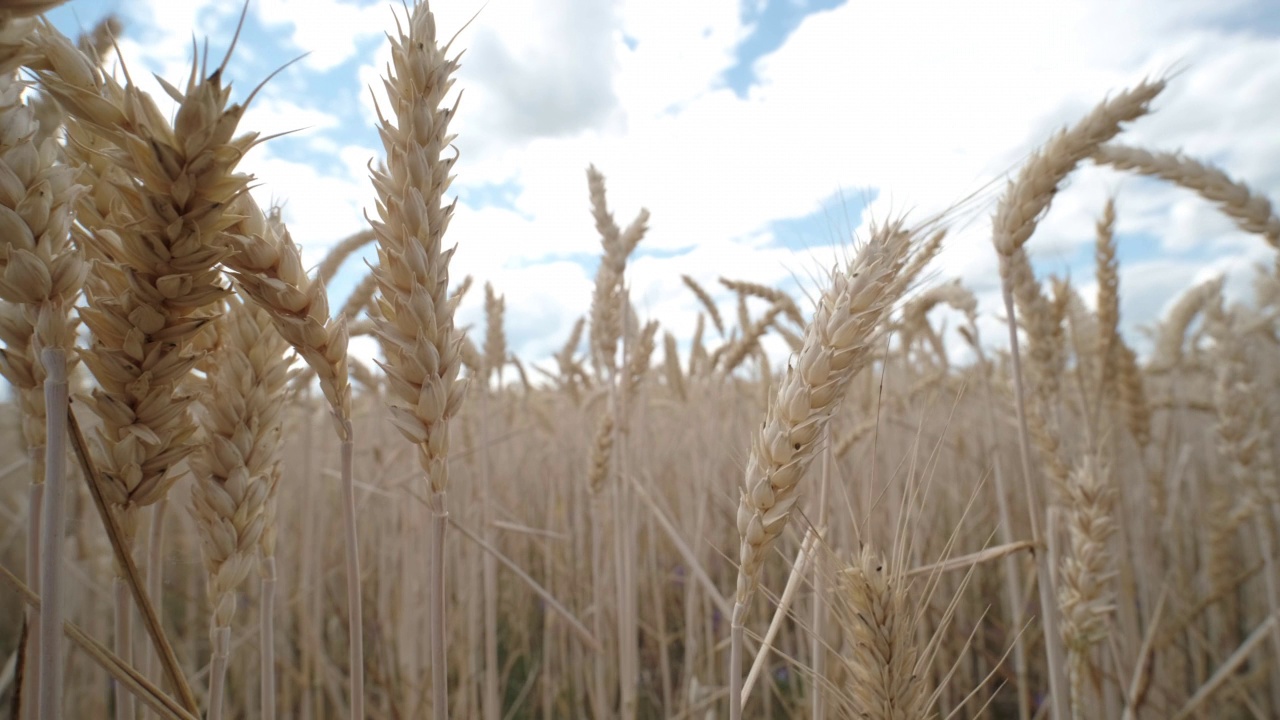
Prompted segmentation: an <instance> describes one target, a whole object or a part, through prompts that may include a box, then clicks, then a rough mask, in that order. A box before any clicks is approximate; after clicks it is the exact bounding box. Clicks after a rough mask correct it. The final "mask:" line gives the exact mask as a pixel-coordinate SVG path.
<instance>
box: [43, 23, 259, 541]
mask: <svg viewBox="0 0 1280 720" xmlns="http://www.w3.org/2000/svg"><path fill="white" fill-rule="evenodd" d="M37 38H38V40H39V46H40V48H41V50H42V51H43V53H44V57H45V61H44V62H42V63H40V64H38V65H36V67H35V71H36V75H37V77H38V79H39V80H40V83H41V87H42V88H43V89H44V90H45V91H46V92H48V93H49V94H51V95H52V96H54V97H55V98H57V99H58V101H59V102H60V103H61V104H62V105H63V107H64V108H66V110H67V113H68V116H69V122H70V123H71V124H75V125H79V126H80V127H81V129H82V130H83V131H85V132H86V133H88V134H90V135H93V136H95V137H96V138H98V139H100V140H102V141H103V144H102V146H101V147H100V148H98V152H99V153H100V154H102V155H104V156H106V158H107V159H109V161H110V162H111V163H112V164H114V165H115V166H117V167H119V168H120V169H121V170H122V171H123V174H117V175H109V176H107V178H106V179H107V180H109V181H111V182H113V183H116V186H115V188H114V189H115V191H116V200H117V207H115V208H114V209H111V210H109V211H108V214H107V215H106V216H105V217H103V218H102V220H103V222H104V223H105V224H104V226H102V227H98V228H97V232H96V233H95V234H94V239H95V241H96V243H97V244H99V245H100V246H101V249H100V251H99V252H100V253H101V254H102V255H103V256H105V257H109V258H111V259H113V260H114V261H115V262H116V263H118V264H108V263H106V262H99V263H98V264H97V265H96V268H97V275H98V277H97V278H96V279H95V281H94V282H93V283H91V287H90V290H89V293H88V297H89V301H90V307H89V308H87V309H84V310H82V312H81V317H82V318H83V320H84V321H85V324H86V325H88V326H89V328H90V330H91V331H92V332H93V340H92V344H91V348H90V351H89V353H88V354H87V355H86V356H85V363H86V365H88V367H89V369H90V371H91V372H92V373H93V374H94V376H95V377H96V378H97V379H98V382H99V385H100V387H99V389H97V390H95V391H94V395H93V400H92V402H91V405H92V407H93V409H94V410H95V412H96V413H97V414H98V416H99V417H100V418H101V419H102V421H103V426H102V428H101V429H100V430H99V431H98V435H97V443H98V450H99V453H98V454H99V461H100V463H101V470H102V476H103V478H104V480H105V481H106V484H107V486H108V487H107V488H105V489H104V491H105V492H106V494H107V496H108V498H109V499H110V500H111V501H112V502H113V503H115V504H117V505H120V506H121V507H123V508H124V509H125V510H126V511H129V510H132V509H133V508H136V507H138V506H141V505H148V504H151V503H153V502H155V501H157V500H159V499H160V498H161V497H163V496H164V494H165V492H166V491H167V490H168V488H169V486H170V485H172V483H173V482H174V481H175V480H176V479H177V477H178V474H177V473H176V472H175V468H177V467H178V466H180V465H181V461H182V460H183V459H184V458H185V457H187V456H188V455H189V454H190V453H191V452H192V450H193V448H194V445H193V443H192V442H191V437H192V434H193V433H194V432H195V430H196V428H195V423H194V420H193V419H192V418H191V417H190V416H189V414H188V413H187V412H186V410H187V406H188V405H190V403H191V400H192V398H190V397H189V396H186V395H185V394H183V393H182V392H181V390H180V388H179V384H180V382H181V381H182V379H183V378H184V377H185V376H186V374H187V372H188V371H189V370H190V369H191V368H192V367H193V366H194V365H195V363H196V362H198V360H199V356H198V355H197V354H196V353H195V352H194V351H193V350H192V347H191V345H192V341H193V340H194V338H195V337H196V335H197V334H198V333H199V332H200V330H201V328H202V327H203V326H204V325H205V324H206V323H207V322H209V317H208V313H207V312H206V310H205V309H206V308H208V307H210V306H212V305H213V304H214V303H216V302H217V301H218V300H220V299H222V298H223V297H224V296H226V295H227V294H228V292H229V290H228V288H227V287H226V284H225V282H224V280H223V279H222V276H221V273H220V272H219V270H218V267H217V265H218V262H219V261H220V260H221V259H222V258H223V257H225V256H226V254H227V251H226V250H225V249H224V248H223V247H222V245H221V243H219V242H217V239H218V238H219V237H220V236H221V235H222V234H223V232H224V231H225V230H226V229H227V228H228V227H229V226H230V225H231V224H233V223H234V222H235V221H236V220H237V218H236V217H235V216H234V215H233V214H231V213H228V212H227V208H228V207H229V206H230V205H231V203H232V202H233V201H234V200H235V198H236V197H238V196H239V195H241V194H242V193H243V192H245V188H246V187H247V185H248V183H249V181H250V179H251V177H250V176H248V175H244V174H237V173H235V172H234V170H235V166H236V164H237V163H238V161H239V160H240V158H241V157H243V156H244V154H245V153H246V152H247V151H248V150H249V149H250V148H252V147H253V146H254V145H255V144H256V143H257V142H258V136H257V134H256V133H247V134H243V135H240V136H238V137H237V136H235V132H236V126H237V124H238V122H239V120H240V117H241V116H242V114H243V112H244V108H245V106H244V105H243V104H238V105H229V104H228V98H229V95H230V88H229V87H228V86H226V85H225V84H224V82H223V71H224V69H225V65H226V61H227V60H224V61H223V64H222V66H220V67H218V68H215V69H213V70H212V71H210V69H209V68H207V67H204V66H202V65H201V64H200V63H198V62H197V63H193V66H192V69H191V75H190V76H189V78H188V80H187V84H186V87H185V89H184V90H179V89H178V88H176V87H174V86H172V85H169V84H168V83H164V82H163V81H162V84H163V85H164V87H165V90H166V92H168V94H169V95H170V96H171V97H172V98H173V99H174V100H175V101H176V102H177V103H178V109H177V112H176V114H175V116H174V122H173V125H172V126H171V125H170V124H169V122H168V121H167V120H166V119H165V116H164V115H163V114H162V113H161V112H160V111H159V109H158V108H157V107H156V105H155V103H154V101H153V100H152V99H151V98H150V97H149V96H148V95H147V94H146V93H144V92H142V91H141V90H139V89H138V88H137V87H135V86H133V85H132V84H130V85H126V86H124V87H120V86H119V85H118V84H116V83H115V81H114V80H111V79H110V78H106V77H104V76H103V75H102V74H101V73H100V72H98V71H97V69H96V68H95V67H93V65H92V64H91V63H90V61H89V60H88V59H87V58H85V57H84V56H83V54H82V53H80V52H79V51H78V50H76V49H75V48H74V47H73V46H72V45H71V44H70V42H69V41H67V40H66V39H65V38H62V37H61V36H58V35H56V34H54V33H45V32H42V33H40V34H38V35H37ZM229 58H230V52H228V55H227V59H229ZM251 99H252V95H251V96H250V98H249V100H251ZM249 100H246V103H247V102H249ZM85 205H87V203H86V204H85ZM96 210H97V208H96V207H92V208H91V207H86V212H87V214H88V215H90V216H92V215H93V212H96ZM129 515H131V513H130V512H126V517H128V516H129Z"/></svg>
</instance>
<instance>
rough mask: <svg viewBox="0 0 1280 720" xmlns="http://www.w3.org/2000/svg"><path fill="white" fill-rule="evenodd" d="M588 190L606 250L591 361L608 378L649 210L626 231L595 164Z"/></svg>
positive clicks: (614, 365) (594, 306) (599, 271)
mask: <svg viewBox="0 0 1280 720" xmlns="http://www.w3.org/2000/svg"><path fill="white" fill-rule="evenodd" d="M587 187H588V189H589V190H590V195H591V214H592V216H593V217H595V220H596V230H598V231H599V233H600V245H601V247H602V248H603V253H602V255H601V258H600V266H599V267H598V268H597V269H596V282H595V290H594V294H593V295H592V298H591V335H590V341H591V351H592V360H593V362H594V363H595V366H596V368H597V369H598V370H600V372H601V374H602V375H608V374H610V373H612V372H613V371H614V370H616V369H617V358H616V355H617V350H618V340H619V339H620V338H621V337H622V333H623V327H622V302H623V301H622V296H623V290H624V288H623V286H624V282H625V280H624V276H625V274H626V268H627V258H628V257H630V256H631V252H632V251H633V250H635V248H636V246H637V245H638V244H640V241H641V240H643V239H644V235H645V232H646V231H647V230H648V222H649V211H648V210H645V209H643V208H642V209H641V210H640V213H639V214H638V215H637V216H636V219H635V220H633V221H632V222H631V224H630V225H629V226H627V229H626V230H622V229H621V228H619V227H618V224H617V223H616V222H614V219H613V214H612V213H610V212H609V204H608V201H607V199H606V197H605V185H604V175H603V174H601V172H600V171H599V170H596V167H595V166H594V165H592V166H590V167H588V168H587Z"/></svg>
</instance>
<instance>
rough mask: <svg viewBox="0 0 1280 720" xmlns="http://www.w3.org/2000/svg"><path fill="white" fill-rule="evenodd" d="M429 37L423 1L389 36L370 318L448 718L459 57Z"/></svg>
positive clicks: (457, 397)
mask: <svg viewBox="0 0 1280 720" xmlns="http://www.w3.org/2000/svg"><path fill="white" fill-rule="evenodd" d="M448 52H449V45H448V44H445V45H443V46H441V45H440V44H439V43H438V41H437V38H436V25H435V17H434V16H433V15H432V14H431V11H430V8H429V5H428V4H427V3H425V2H423V3H418V4H415V5H414V6H413V8H412V9H411V10H410V11H409V17H408V20H407V28H401V29H400V30H399V36H398V37H393V38H392V39H391V57H392V63H391V68H389V70H390V72H391V74H390V77H388V78H386V82H385V86H386V88H387V93H388V95H389V97H390V102H391V110H392V111H393V113H394V115H393V116H392V117H390V118H388V117H386V116H384V115H383V113H382V109H381V108H379V109H378V119H379V125H380V126H379V133H380V135H381V136H382V143H383V147H384V148H385V150H386V154H387V162H386V170H385V171H375V172H374V173H373V185H374V188H375V189H376V190H377V194H378V219H377V220H375V221H373V222H372V224H373V230H374V233H375V234H376V235H377V241H378V259H379V263H378V267H377V268H375V269H374V274H375V275H376V277H377V278H378V286H379V289H380V291H381V294H380V296H379V297H378V299H377V301H376V304H375V306H374V307H373V309H372V310H371V313H370V314H371V316H372V317H373V318H374V321H375V323H376V326H377V331H378V335H379V337H380V338H381V341H382V343H383V348H384V349H385V352H386V360H385V363H383V365H382V367H383V370H384V371H385V372H386V374H387V379H388V382H389V385H388V393H387V397H388V406H389V408H390V410H391V420H392V422H393V423H394V424H395V426H396V427H397V428H398V429H399V430H400V432H401V433H402V434H403V435H404V436H405V437H406V438H408V439H409V440H410V441H411V442H413V443H414V444H415V445H417V446H418V463H419V465H420V467H421V468H422V471H423V472H424V473H425V476H426V481H427V484H428V486H429V489H430V495H429V497H428V503H429V506H430V508H431V511H432V515H433V521H432V522H433V531H432V542H433V543H434V544H433V546H432V548H431V551H430V552H431V557H432V562H431V565H430V568H431V570H430V572H431V588H430V593H431V597H430V603H431V610H430V615H431V626H430V632H431V657H432V678H433V681H432V688H433V692H432V698H433V704H434V709H435V715H434V717H436V718H438V719H440V720H443V719H444V718H446V717H448V699H449V687H448V673H447V669H446V664H445V663H446V655H445V638H444V632H445V607H444V602H445V597H446V595H445V593H444V581H445V574H446V573H445V565H444V561H445V552H444V540H445V529H446V527H447V519H448V511H447V509H446V491H447V489H448V480H449V475H448V472H449V465H448V453H449V418H451V417H452V416H453V415H455V414H456V413H457V411H458V408H459V407H460V406H461V405H462V400H463V397H464V395H465V392H466V383H465V382H462V381H459V380H458V372H459V369H460V368H461V364H462V363H461V355H460V353H459V345H460V343H461V341H462V335H461V334H460V333H459V332H458V331H457V330H455V329H454V323H453V313H454V307H455V305H454V303H453V302H451V301H450V299H449V297H448V295H447V293H448V287H449V260H450V258H451V257H452V255H453V251H452V250H445V249H444V248H443V245H442V242H443V238H444V232H445V229H446V228H447V227H448V224H449V219H450V217H451V216H452V214H453V205H444V204H443V203H442V199H443V196H444V193H445V191H446V190H447V189H448V187H449V183H450V181H451V180H452V176H451V175H450V171H451V169H452V167H453V163H454V159H453V158H444V157H442V156H441V155H442V153H443V152H444V151H445V149H446V148H447V147H448V145H449V143H450V142H452V140H453V136H452V135H450V134H449V120H450V119H451V118H452V117H453V115H454V113H455V112H456V109H457V108H456V106H454V107H452V108H450V107H447V106H445V105H444V99H445V95H446V94H447V93H448V92H449V89H450V87H451V86H452V85H453V80H452V77H451V76H452V74H453V72H454V71H455V70H456V69H457V68H458V62H457V59H456V58H454V59H450V58H449V57H448Z"/></svg>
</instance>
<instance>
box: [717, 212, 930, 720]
mask: <svg viewBox="0 0 1280 720" xmlns="http://www.w3.org/2000/svg"><path fill="white" fill-rule="evenodd" d="M914 238H915V235H914V233H913V232H911V231H909V230H907V229H906V228H904V227H903V225H902V223H901V222H892V223H889V224H887V225H883V226H880V227H875V228H873V229H872V231H871V236H870V238H869V239H868V240H867V241H866V242H865V243H863V244H862V245H861V246H860V247H859V248H858V249H857V250H856V253H855V255H854V258H853V259H852V260H851V261H850V262H849V264H848V265H847V266H846V267H845V268H844V269H842V270H837V271H835V272H833V273H832V276H831V280H830V285H829V286H828V287H827V288H825V289H824V290H823V293H822V295H821V297H820V298H819V300H818V303H817V307H816V308H815V310H814V315H813V318H812V319H811V320H810V322H809V325H808V326H807V327H806V329H805V335H804V347H803V348H802V349H801V350H800V352H799V353H797V354H796V356H794V357H793V359H792V362H791V363H790V364H789V366H788V368H787V372H786V374H785V376H784V377H783V379H782V382H781V384H780V386H779V387H778V392H777V395H776V396H775V397H774V400H773V402H772V404H771V405H770V407H769V408H768V412H767V414H766V416H765V419H764V422H763V423H762V425H761V427H760V430H759V432H757V433H755V434H754V435H753V438H752V447H751V453H750V456H749V457H748V460H747V468H746V475H745V479H744V488H743V490H742V495H741V500H740V502H739V505H738V519H737V525H738V536H739V538H740V540H741V546H740V549H739V566H738V582H737V594H736V601H735V604H734V610H733V618H732V626H731V632H732V635H731V643H730V661H729V707H730V718H731V719H732V720H739V719H740V718H741V717H742V704H743V697H742V693H741V690H742V653H743V643H744V636H743V634H744V623H745V620H746V613H747V609H748V607H749V605H750V602H751V598H752V597H753V595H754V593H755V590H756V586H757V584H758V582H759V576H760V569H761V567H762V566H763V564H764V559H765V557H766V556H767V554H768V551H769V549H770V547H771V546H772V545H773V542H774V541H775V540H776V539H777V537H778V536H779V535H780V534H781V533H782V530H783V529H784V528H785V527H786V525H787V522H788V520H789V519H790V517H791V513H792V510H793V509H794V507H795V504H796V502H797V501H798V500H799V498H800V496H799V483H800V480H801V479H802V478H803V476H804V474H805V472H806V470H807V469H808V467H809V464H810V463H811V462H812V461H813V459H814V457H815V456H816V455H817V452H818V450H819V448H820V445H821V442H820V441H821V440H822V439H823V438H825V437H826V435H825V433H824V430H825V429H826V427H827V425H828V424H829V423H830V420H831V416H832V414H833V413H834V412H835V411H836V410H837V409H838V408H839V405H840V402H841V401H842V400H843V398H844V395H845V390H846V389H847V386H848V384H849V381H850V380H851V379H852V378H853V376H854V375H856V374H857V373H858V372H859V371H861V370H862V369H863V368H865V367H866V366H867V365H868V364H870V362H871V360H872V358H873V357H874V352H875V349H876V347H877V341H878V339H879V338H880V336H881V333H882V332H883V330H884V329H885V328H886V327H887V323H886V322H885V321H886V319H887V318H888V315H889V313H890V312H891V310H892V309H893V307H894V305H895V303H897V301H898V300H899V299H901V297H902V294H903V292H904V291H905V289H906V288H905V286H904V284H903V283H902V278H901V272H902V269H903V267H904V266H905V265H906V263H907V262H908V260H909V258H910V256H911V254H912V249H913V240H914Z"/></svg>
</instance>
